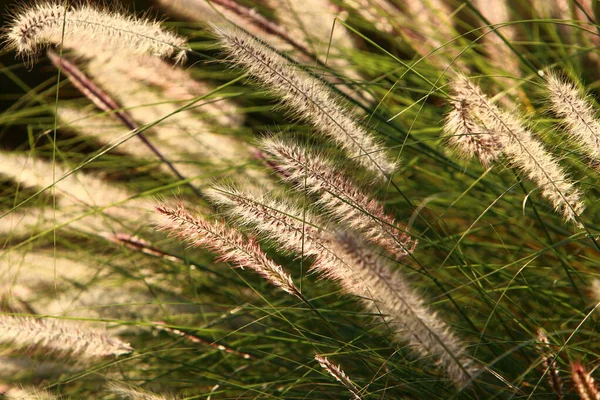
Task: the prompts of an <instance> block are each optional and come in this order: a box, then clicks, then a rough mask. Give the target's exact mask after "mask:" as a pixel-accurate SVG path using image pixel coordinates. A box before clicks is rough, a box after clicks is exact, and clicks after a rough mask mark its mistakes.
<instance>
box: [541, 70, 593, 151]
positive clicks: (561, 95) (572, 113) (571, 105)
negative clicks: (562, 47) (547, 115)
mask: <svg viewBox="0 0 600 400" xmlns="http://www.w3.org/2000/svg"><path fill="white" fill-rule="evenodd" d="M546 88H547V90H548V97H549V99H550V109H551V110H552V112H554V114H556V115H557V116H559V117H561V118H562V122H563V124H564V125H565V127H566V128H567V132H568V133H569V135H570V136H571V137H572V138H573V139H574V140H575V141H576V142H577V144H578V145H579V146H581V147H582V148H583V150H584V151H585V152H586V153H588V155H589V156H590V157H591V158H593V159H596V160H598V159H600V122H598V118H597V111H596V110H595V108H594V104H593V101H592V99H591V97H590V96H589V95H586V94H585V93H583V92H582V91H580V90H579V89H578V88H577V86H575V84H574V83H572V82H569V81H567V79H566V78H564V77H561V76H560V75H559V74H558V73H556V72H549V73H548V74H547V76H546Z"/></svg>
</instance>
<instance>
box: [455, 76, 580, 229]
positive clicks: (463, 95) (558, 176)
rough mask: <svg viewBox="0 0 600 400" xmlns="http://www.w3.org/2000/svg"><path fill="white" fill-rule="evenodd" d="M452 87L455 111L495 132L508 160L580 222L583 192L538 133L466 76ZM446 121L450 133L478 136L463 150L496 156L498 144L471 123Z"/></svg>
mask: <svg viewBox="0 0 600 400" xmlns="http://www.w3.org/2000/svg"><path fill="white" fill-rule="evenodd" d="M452 89H453V92H454V94H453V96H454V109H455V112H460V113H468V114H470V115H469V116H468V117H467V119H468V120H474V121H478V126H477V128H476V129H480V128H483V129H484V132H486V134H489V135H491V136H492V139H491V140H492V142H497V143H498V144H499V147H500V148H501V150H502V153H503V155H505V156H506V158H507V159H508V161H509V162H510V163H511V164H512V165H514V166H515V167H516V168H518V169H520V170H521V171H523V174H524V175H525V176H527V177H528V178H529V179H531V180H532V181H533V182H535V183H536V185H537V186H538V188H539V190H540V192H541V194H542V196H544V197H545V198H546V199H547V200H548V201H549V202H550V204H552V206H553V207H554V209H555V210H556V211H557V212H559V213H560V214H561V215H562V216H563V218H564V219H565V221H570V222H574V223H577V221H578V216H579V215H580V214H581V213H582V212H583V210H584V208H585V205H584V203H583V201H582V193H581V192H580V191H579V189H577V188H576V187H575V185H574V183H573V182H571V180H570V179H569V178H568V177H567V174H566V173H565V172H564V170H563V168H562V167H561V166H560V164H559V163H558V161H557V160H556V158H555V157H554V156H552V155H551V154H550V153H548V151H547V150H546V149H545V148H544V146H543V144H542V143H541V142H540V141H539V140H537V139H536V138H535V137H534V133H533V132H532V131H531V130H529V129H528V128H527V127H526V126H525V125H524V123H523V122H522V121H521V120H520V119H519V118H518V117H517V116H515V115H514V113H509V112H507V111H504V110H501V109H500V108H499V107H497V106H496V105H495V104H493V103H492V102H491V101H490V100H489V98H488V97H487V96H486V95H485V94H484V93H483V92H482V91H481V89H480V88H479V87H478V86H477V85H476V84H475V83H473V82H472V81H470V80H469V79H468V78H466V77H465V76H462V75H461V76H458V77H457V78H456V79H455V80H454V83H453V86H452ZM457 107H458V108H457ZM463 119H464V117H463ZM446 125H447V127H446V132H447V133H448V132H450V133H452V134H453V135H464V136H465V137H467V136H469V137H471V138H474V139H473V140H474V143H471V144H469V145H466V146H467V147H465V144H464V143H462V144H461V146H462V148H463V152H466V151H468V150H467V148H468V149H470V150H471V151H473V154H483V155H482V156H481V157H483V158H484V159H485V160H486V161H489V160H491V159H493V158H495V155H494V154H495V153H494V152H493V151H490V148H492V149H493V148H496V147H497V146H496V145H495V144H492V145H489V144H483V143H485V142H482V140H481V139H479V138H477V135H478V133H477V132H473V131H471V129H470V127H471V125H468V124H461V123H460V122H459V123H457V119H456V118H454V117H450V118H448V119H447V120H446ZM484 140H486V139H484ZM483 149H485V150H483Z"/></svg>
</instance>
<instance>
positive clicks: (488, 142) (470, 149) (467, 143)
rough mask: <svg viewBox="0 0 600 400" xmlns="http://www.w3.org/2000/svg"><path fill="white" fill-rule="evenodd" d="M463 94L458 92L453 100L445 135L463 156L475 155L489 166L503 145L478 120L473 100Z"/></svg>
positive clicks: (446, 121) (446, 122)
mask: <svg viewBox="0 0 600 400" xmlns="http://www.w3.org/2000/svg"><path fill="white" fill-rule="evenodd" d="M461 95H462V93H459V92H457V93H456V97H455V98H454V99H453V100H452V102H451V104H452V107H453V108H452V110H451V111H450V112H449V113H448V115H447V116H446V120H445V123H444V135H445V136H446V137H447V138H448V142H449V143H450V145H451V146H453V147H455V148H456V149H457V150H458V151H459V152H460V153H461V155H462V156H463V157H465V158H471V157H473V156H475V157H477V158H479V160H480V161H481V163H482V164H483V165H484V166H486V167H488V166H490V164H491V163H492V162H493V161H495V160H496V159H497V158H498V157H499V156H500V154H501V151H502V146H501V145H500V143H499V141H498V140H497V139H496V138H495V137H494V136H493V135H492V134H490V132H489V131H488V130H487V129H486V127H485V126H483V125H482V124H481V122H480V121H478V119H477V117H476V112H475V106H474V104H473V102H472V100H470V99H468V98H466V97H463V96H461ZM475 104H476V103H475Z"/></svg>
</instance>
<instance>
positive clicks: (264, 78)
mask: <svg viewBox="0 0 600 400" xmlns="http://www.w3.org/2000/svg"><path fill="white" fill-rule="evenodd" d="M212 29H213V32H214V33H215V34H216V35H217V37H218V38H219V39H220V41H221V45H222V47H223V48H224V49H225V50H226V51H227V53H228V54H229V57H230V60H231V61H232V62H233V63H235V64H237V65H239V66H241V67H243V68H244V69H246V70H247V71H248V72H249V73H250V74H251V75H252V76H253V77H254V78H256V79H257V80H258V81H259V82H260V83H261V84H263V86H264V87H265V88H267V89H268V90H270V91H272V92H273V93H275V94H277V95H278V96H280V97H281V99H282V102H283V103H284V104H285V105H287V106H288V107H289V108H290V109H291V110H292V111H293V112H294V113H295V114H297V115H298V116H299V117H300V118H303V119H305V120H307V121H309V122H310V123H311V124H312V125H313V126H314V127H315V128H317V129H318V130H319V131H320V132H321V133H322V134H324V135H325V136H327V137H329V138H330V139H331V140H332V141H333V142H335V143H336V144H337V145H338V146H340V147H341V148H342V149H344V150H345V151H346V153H347V154H348V156H349V157H351V158H354V159H356V161H357V162H358V163H360V164H361V165H363V166H364V167H365V168H367V169H368V170H370V171H373V172H375V173H376V175H377V176H378V177H380V178H386V176H388V175H390V174H391V173H393V171H394V169H395V167H396V166H395V162H394V161H392V160H391V159H390V158H388V156H387V155H386V149H385V147H384V146H383V145H382V144H381V143H379V141H378V140H377V139H376V138H375V137H374V136H373V135H372V134H370V133H369V132H367V131H366V130H365V129H364V128H363V127H362V126H360V125H359V124H358V123H357V122H356V121H355V120H354V118H352V117H351V116H350V115H349V113H348V110H347V109H346V108H345V107H344V106H342V103H341V100H340V99H339V98H338V97H337V96H336V95H334V93H333V92H332V91H331V90H330V89H329V88H328V87H327V85H326V84H325V83H323V82H322V81H321V80H319V79H318V78H316V77H315V76H313V75H311V74H309V73H308V72H306V71H304V70H302V69H300V68H298V67H297V66H296V65H294V64H292V63H291V62H290V61H288V60H287V59H285V58H284V57H282V56H281V55H279V54H277V53H276V52H275V51H273V50H272V49H270V48H269V47H267V46H265V45H264V44H263V43H261V42H259V41H258V40H256V39H255V38H253V37H252V36H250V35H248V34H247V33H245V32H243V31H242V30H240V29H238V28H235V27H232V26H229V25H220V26H216V25H213V26H212Z"/></svg>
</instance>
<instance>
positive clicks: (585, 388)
mask: <svg viewBox="0 0 600 400" xmlns="http://www.w3.org/2000/svg"><path fill="white" fill-rule="evenodd" d="M571 379H572V381H573V386H574V387H575V390H576V391H577V394H578V395H579V398H580V399H581V400H598V399H600V391H599V390H598V386H597V385H596V381H594V378H592V375H591V374H590V373H589V372H588V371H587V370H586V368H585V367H584V366H583V365H582V364H581V363H580V362H578V361H575V362H571Z"/></svg>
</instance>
